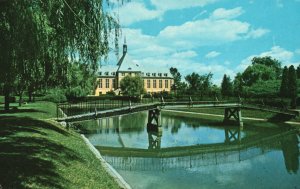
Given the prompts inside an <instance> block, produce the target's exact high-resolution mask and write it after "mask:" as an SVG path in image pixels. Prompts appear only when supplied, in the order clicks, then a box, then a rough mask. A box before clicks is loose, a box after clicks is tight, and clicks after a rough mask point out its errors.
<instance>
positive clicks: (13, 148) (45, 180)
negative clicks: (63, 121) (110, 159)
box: [0, 102, 118, 188]
mask: <svg viewBox="0 0 300 189" xmlns="http://www.w3.org/2000/svg"><path fill="white" fill-rule="evenodd" d="M55 116H56V106H55V104H52V103H49V102H37V103H32V104H27V105H24V106H23V107H21V108H18V109H17V108H13V109H12V110H11V111H10V112H8V113H4V112H3V111H1V113H0V186H1V187H2V188H118V185H117V183H116V182H115V181H114V180H113V179H112V178H111V177H110V176H109V175H108V174H107V173H106V171H105V170H104V169H103V167H102V166H101V165H100V162H99V160H98V159H97V158H96V157H95V156H94V154H93V153H92V152H91V151H90V150H89V149H88V147H87V146H86V144H85V143H84V141H83V140H82V139H81V137H80V135H79V134H78V133H75V132H73V131H68V130H65V129H63V128H61V127H60V126H59V125H57V123H55V122H54V121H51V120H44V119H48V118H53V117H55ZM1 187H0V188H1Z"/></svg>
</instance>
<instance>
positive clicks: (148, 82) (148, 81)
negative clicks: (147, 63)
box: [147, 79, 150, 89]
mask: <svg viewBox="0 0 300 189" xmlns="http://www.w3.org/2000/svg"><path fill="white" fill-rule="evenodd" d="M147 88H148V89H150V79H148V80H147Z"/></svg>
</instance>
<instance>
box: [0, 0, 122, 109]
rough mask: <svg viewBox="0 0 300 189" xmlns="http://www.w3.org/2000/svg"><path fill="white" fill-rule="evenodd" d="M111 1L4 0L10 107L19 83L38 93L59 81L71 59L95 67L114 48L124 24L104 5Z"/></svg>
mask: <svg viewBox="0 0 300 189" xmlns="http://www.w3.org/2000/svg"><path fill="white" fill-rule="evenodd" d="M108 5H109V0H106V1H105V2H103V0H88V1H82V0H46V1H45V0H22V1H20V0H2V1H0V19H1V20H0V41H1V43H0V67H1V70H0V81H1V83H2V85H3V89H4V95H5V109H6V110H9V100H8V99H9V95H10V93H11V92H12V90H13V89H15V88H16V87H17V88H19V90H20V91H22V90H24V89H25V88H27V89H28V90H29V92H31V93H32V92H33V91H34V90H36V88H37V87H45V86H47V84H48V82H49V81H50V80H51V81H52V85H59V83H60V81H62V80H63V79H64V74H65V73H66V68H67V66H65V64H66V60H69V61H70V60H73V59H76V60H79V61H80V62H81V63H82V64H86V65H88V67H89V69H91V70H93V71H95V70H96V69H97V67H98V62H99V60H100V58H101V57H103V56H107V54H108V52H109V38H110V37H111V36H113V38H114V40H115V45H116V47H117V44H118V43H117V39H118V36H119V24H118V23H117V21H116V19H114V17H113V16H111V14H110V13H108V12H107V11H105V9H104V6H108Z"/></svg>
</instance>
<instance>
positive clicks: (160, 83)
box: [158, 79, 162, 89]
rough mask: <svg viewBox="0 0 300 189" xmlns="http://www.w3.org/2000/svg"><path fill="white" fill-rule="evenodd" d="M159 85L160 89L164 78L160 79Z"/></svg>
mask: <svg viewBox="0 0 300 189" xmlns="http://www.w3.org/2000/svg"><path fill="white" fill-rule="evenodd" d="M158 86H159V88H160V89H161V88H162V80H161V79H160V80H159V83H158Z"/></svg>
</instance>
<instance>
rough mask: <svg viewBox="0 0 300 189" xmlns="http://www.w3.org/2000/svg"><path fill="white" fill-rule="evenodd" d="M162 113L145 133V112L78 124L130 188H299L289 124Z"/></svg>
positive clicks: (295, 144) (295, 147) (294, 143)
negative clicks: (154, 128) (230, 122)
mask: <svg viewBox="0 0 300 189" xmlns="http://www.w3.org/2000/svg"><path fill="white" fill-rule="evenodd" d="M220 123H221V120H215V121H211V120H205V119H197V118H189V117H183V116H178V115H177V116H175V115H172V114H170V113H166V112H163V113H162V117H161V125H162V132H159V133H155V132H152V133H148V132H147V126H146V125H147V112H142V113H136V114H132V115H126V116H120V117H114V118H106V119H100V120H93V121H87V122H82V123H80V124H77V126H78V128H80V130H81V132H82V133H84V134H85V136H86V137H87V138H88V139H89V140H90V142H91V143H92V144H93V145H94V146H95V147H96V148H97V149H98V150H99V151H100V153H101V155H102V156H103V158H104V159H105V160H106V161H107V162H108V163H110V164H111V165H112V166H113V167H114V168H115V169H116V170H117V171H118V172H119V173H120V174H121V175H122V176H123V178H124V179H125V180H126V181H127V182H128V183H129V184H130V185H131V186H132V187H133V188H149V189H150V188H170V189H171V188H172V189H175V188H251V189H252V188H300V173H299V162H300V161H299V159H300V155H299V149H300V145H299V140H300V136H299V132H298V131H296V130H293V129H291V128H290V127H289V125H276V124H271V123H266V122H248V123H247V122H246V123H245V125H244V128H243V129H242V130H241V129H239V128H238V127H237V126H226V127H224V126H223V125H222V124H220Z"/></svg>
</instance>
